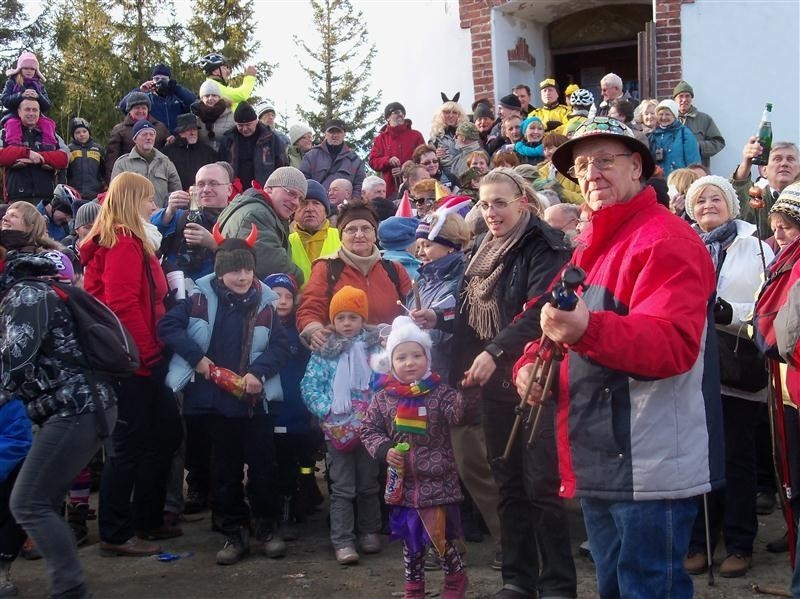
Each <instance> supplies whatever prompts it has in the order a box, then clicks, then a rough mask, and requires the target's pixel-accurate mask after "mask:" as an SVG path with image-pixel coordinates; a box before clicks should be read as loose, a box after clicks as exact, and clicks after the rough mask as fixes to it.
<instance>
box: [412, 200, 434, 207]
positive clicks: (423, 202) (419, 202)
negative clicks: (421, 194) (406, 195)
mask: <svg viewBox="0 0 800 599" xmlns="http://www.w3.org/2000/svg"><path fill="white" fill-rule="evenodd" d="M435 201H436V198H416V199H415V200H414V203H415V204H416V205H417V206H424V205H425V204H433V203H434V202H435Z"/></svg>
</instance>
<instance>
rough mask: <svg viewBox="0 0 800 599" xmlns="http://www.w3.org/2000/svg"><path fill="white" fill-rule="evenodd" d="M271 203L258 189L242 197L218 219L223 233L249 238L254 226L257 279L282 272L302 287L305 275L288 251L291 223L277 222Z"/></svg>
mask: <svg viewBox="0 0 800 599" xmlns="http://www.w3.org/2000/svg"><path fill="white" fill-rule="evenodd" d="M269 202H270V201H269V196H268V195H267V193H266V192H261V191H258V190H257V189H252V188H251V189H248V190H247V191H245V192H244V193H241V194H239V195H238V196H236V197H235V198H234V199H233V201H232V202H231V203H230V204H228V206H227V208H225V209H224V210H223V211H222V214H220V215H219V219H218V220H217V222H218V223H219V228H220V231H221V232H222V234H223V235H224V236H225V237H239V238H242V239H244V238H246V237H247V236H248V235H249V234H250V225H251V224H255V226H256V229H258V239H257V240H256V245H255V248H254V249H255V252H256V276H257V277H258V278H259V279H260V280H263V279H264V277H267V276H269V275H272V274H275V273H281V272H282V273H286V274H290V275H292V276H293V277H294V278H295V279H296V280H297V284H298V285H302V284H303V283H304V282H305V278H304V276H303V271H302V270H300V268H299V267H298V266H297V265H296V264H295V263H294V262H292V256H291V252H290V250H289V223H288V222H286V221H283V220H281V219H280V218H278V215H277V214H276V213H275V211H274V210H273V209H272V205H271V204H270V203H269Z"/></svg>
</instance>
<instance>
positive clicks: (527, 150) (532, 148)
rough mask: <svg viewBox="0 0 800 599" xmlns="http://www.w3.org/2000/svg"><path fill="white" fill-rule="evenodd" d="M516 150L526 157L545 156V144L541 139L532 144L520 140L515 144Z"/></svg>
mask: <svg viewBox="0 0 800 599" xmlns="http://www.w3.org/2000/svg"><path fill="white" fill-rule="evenodd" d="M514 151H515V152H516V153H517V154H519V155H520V156H525V158H544V146H543V145H542V142H540V141H539V142H536V143H535V144H532V143H530V142H527V141H523V140H520V141H518V142H517V143H515V144H514Z"/></svg>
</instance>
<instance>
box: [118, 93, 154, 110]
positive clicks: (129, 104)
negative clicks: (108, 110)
mask: <svg viewBox="0 0 800 599" xmlns="http://www.w3.org/2000/svg"><path fill="white" fill-rule="evenodd" d="M139 104H144V105H145V106H147V110H150V108H151V107H152V105H153V103H152V102H151V101H150V97H149V96H148V95H147V94H143V93H142V92H131V93H129V94H128V96H127V97H126V98H125V112H130V111H131V108H133V107H134V106H139Z"/></svg>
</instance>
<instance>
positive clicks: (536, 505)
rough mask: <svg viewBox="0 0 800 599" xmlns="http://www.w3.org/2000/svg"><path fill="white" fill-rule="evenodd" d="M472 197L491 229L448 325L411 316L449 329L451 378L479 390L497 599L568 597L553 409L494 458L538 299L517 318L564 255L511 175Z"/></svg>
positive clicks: (477, 247)
mask: <svg viewBox="0 0 800 599" xmlns="http://www.w3.org/2000/svg"><path fill="white" fill-rule="evenodd" d="M479 194H480V195H479V197H480V199H479V201H478V204H477V206H478V208H479V210H480V212H481V214H482V216H483V220H484V221H485V222H486V226H487V228H488V232H487V233H486V234H485V235H483V236H480V237H478V238H476V240H475V244H474V249H473V250H472V251H471V253H470V255H469V256H468V260H469V261H468V265H467V268H466V270H465V273H464V278H463V282H462V284H461V290H460V292H459V294H458V300H459V305H458V306H456V310H455V319H454V320H453V321H448V320H446V318H445V313H444V312H438V311H434V310H431V309H427V310H418V311H415V312H413V314H412V316H413V317H414V319H415V321H416V322H417V324H419V325H420V326H423V327H425V328H441V329H450V328H451V327H452V331H453V342H452V346H451V347H452V350H453V351H452V360H451V365H450V378H451V381H450V382H451V384H457V383H459V382H462V380H463V384H464V385H466V386H480V387H481V398H482V400H483V401H482V402H481V404H482V418H483V429H484V433H485V436H486V447H487V454H488V458H489V461H490V463H491V465H492V472H493V474H494V478H495V480H496V482H497V484H498V487H499V490H500V504H499V513H500V527H501V539H502V553H503V559H502V562H503V566H502V572H503V589H502V590H501V591H500V592H499V593H498V594H497V595H495V597H502V598H507V599H524V598H528V597H533V596H536V593H537V591H538V592H539V593H540V594H541V595H553V596H556V595H557V596H563V597H575V596H576V595H577V592H576V578H575V565H574V563H573V561H572V553H571V549H570V540H569V531H568V527H567V518H566V513H565V511H564V506H563V504H562V501H561V499H560V498H559V497H558V486H559V476H558V466H557V460H556V442H555V433H554V429H555V409H554V408H553V406H552V405H550V406H547V408H546V412H545V417H544V418H543V419H542V425H541V426H540V429H539V433H538V435H537V437H536V439H535V442H534V443H533V444H531V445H530V446H528V445H527V440H528V439H527V435H525V434H522V435H518V436H517V439H516V444H515V445H514V447H513V451H512V452H511V455H510V456H509V458H508V459H507V460H503V459H502V458H501V456H502V454H503V452H504V449H505V446H506V442H507V440H508V438H509V433H510V431H511V427H512V425H513V422H514V417H515V410H514V408H515V406H516V404H517V402H518V401H519V397H518V396H517V394H516V392H515V390H514V385H513V382H512V381H513V379H512V375H511V369H512V366H513V365H514V362H515V361H516V360H517V358H519V356H520V355H521V354H522V351H523V348H524V346H525V344H526V343H528V342H529V341H531V340H533V339H537V338H538V337H539V336H540V334H541V331H540V329H539V311H540V308H541V305H542V302H535V303H534V305H533V306H532V307H531V308H530V309H528V310H526V311H525V312H524V313H523V315H522V316H520V317H519V318H517V315H518V314H519V313H520V312H521V311H522V307H523V306H524V305H525V304H526V302H528V300H530V299H531V298H539V297H540V296H542V295H543V294H544V293H545V292H546V291H547V289H548V287H549V285H550V283H551V282H552V281H553V279H554V278H555V277H556V274H557V273H558V272H559V270H560V269H561V267H562V266H563V265H564V264H565V263H566V262H567V260H569V257H570V253H571V250H570V247H569V244H568V243H566V242H565V241H564V238H563V234H562V233H561V232H560V231H555V230H554V229H552V228H550V227H549V226H548V225H546V224H545V223H544V222H543V221H542V220H540V216H541V212H542V210H541V206H540V204H539V201H538V199H537V197H536V194H535V192H534V191H533V189H531V187H530V186H529V185H528V184H527V183H526V182H525V179H523V178H522V176H520V175H519V174H518V173H516V172H515V171H514V170H512V169H510V168H496V169H494V170H492V171H490V172H489V173H488V174H487V175H486V176H485V177H484V178H483V180H482V181H481V185H480V190H479ZM538 555H541V556H542V563H541V564H539V561H538V558H537V556H538Z"/></svg>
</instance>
